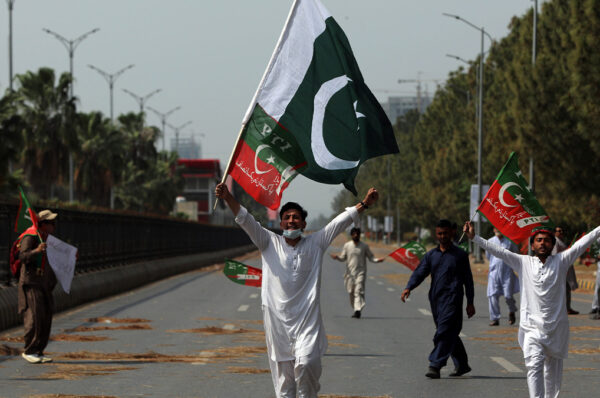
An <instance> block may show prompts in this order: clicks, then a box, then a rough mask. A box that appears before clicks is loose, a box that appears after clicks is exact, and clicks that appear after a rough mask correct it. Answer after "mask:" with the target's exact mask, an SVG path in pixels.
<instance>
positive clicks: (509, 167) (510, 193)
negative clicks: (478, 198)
mask: <svg viewBox="0 0 600 398" xmlns="http://www.w3.org/2000/svg"><path fill="white" fill-rule="evenodd" d="M478 211H479V212H480V213H481V214H482V215H483V216H484V217H485V218H487V219H488V220H489V221H490V222H491V223H492V225H493V226H494V227H496V228H498V230H499V231H500V232H502V234H503V235H504V236H506V237H507V238H508V239H510V240H512V241H513V242H514V243H517V244H519V243H521V242H523V241H524V240H526V239H527V238H529V235H531V231H532V230H533V229H534V228H539V227H544V228H547V229H550V230H552V229H553V228H554V223H553V222H552V220H550V217H548V215H547V214H546V211H545V210H544V209H543V208H542V206H541V205H540V204H539V202H538V201H537V199H536V197H535V195H534V194H533V192H531V190H530V188H529V186H528V184H527V181H525V178H524V177H523V174H522V173H521V170H520V169H519V159H518V156H517V154H516V153H514V152H513V153H511V154H510V157H509V158H508V161H507V162H506V164H505V165H504V167H502V170H500V173H499V174H498V176H497V177H496V180H495V181H494V183H493V184H492V186H491V187H490V189H489V191H488V192H487V194H486V195H485V197H484V198H483V200H482V202H481V203H480V204H479V208H478Z"/></svg>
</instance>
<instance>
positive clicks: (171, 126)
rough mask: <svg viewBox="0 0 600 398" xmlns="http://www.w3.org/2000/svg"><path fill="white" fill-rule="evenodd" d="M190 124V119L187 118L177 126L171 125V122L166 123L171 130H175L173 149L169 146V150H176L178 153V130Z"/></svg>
mask: <svg viewBox="0 0 600 398" xmlns="http://www.w3.org/2000/svg"><path fill="white" fill-rule="evenodd" d="M190 124H192V121H191V120H189V121H187V122H185V123H183V124H181V125H179V126H173V125H172V124H169V123H167V126H169V127H170V128H172V129H173V131H174V132H175V150H174V151H173V148H171V152H177V154H179V132H180V131H181V130H182V129H183V128H184V127H185V126H189V125H190Z"/></svg>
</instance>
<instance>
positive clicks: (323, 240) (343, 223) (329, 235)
mask: <svg viewBox="0 0 600 398" xmlns="http://www.w3.org/2000/svg"><path fill="white" fill-rule="evenodd" d="M359 221H360V220H359V218H358V210H356V207H346V211H344V212H343V213H341V214H339V215H338V216H337V217H336V218H334V219H333V220H331V221H330V222H329V224H327V225H326V226H325V228H323V229H322V230H320V231H319V232H317V233H318V234H319V236H318V243H319V246H320V247H321V249H323V250H325V249H326V248H327V247H328V246H329V245H330V244H331V242H333V240H334V239H335V237H336V236H338V235H339V234H340V232H342V231H343V230H345V229H346V228H348V227H349V226H350V224H352V222H354V224H356V225H359Z"/></svg>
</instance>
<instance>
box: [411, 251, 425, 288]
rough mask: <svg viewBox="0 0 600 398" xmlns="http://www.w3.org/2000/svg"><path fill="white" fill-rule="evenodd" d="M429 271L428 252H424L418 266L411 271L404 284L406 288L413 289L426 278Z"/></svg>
mask: <svg viewBox="0 0 600 398" xmlns="http://www.w3.org/2000/svg"><path fill="white" fill-rule="evenodd" d="M430 273H431V264H430V263H429V253H426V254H425V256H423V258H422V259H421V262H420V263H419V265H418V267H417V268H416V269H415V270H414V271H413V273H412V275H411V276H410V279H409V280H408V283H407V284H406V289H408V290H414V289H415V288H416V287H417V286H419V285H420V284H421V282H423V281H424V280H425V278H427V276H428V275H429V274H430Z"/></svg>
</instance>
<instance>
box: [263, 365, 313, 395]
mask: <svg viewBox="0 0 600 398" xmlns="http://www.w3.org/2000/svg"><path fill="white" fill-rule="evenodd" d="M269 366H270V367H271V376H272V377H273V386H274V387H275V394H277V398H296V394H298V395H297V396H298V398H317V393H318V392H319V390H320V389H321V385H320V384H319V378H320V377H321V371H322V368H321V357H320V356H319V355H314V356H313V357H300V358H296V360H295V361H281V362H275V361H273V360H271V357H270V356H269Z"/></svg>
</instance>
